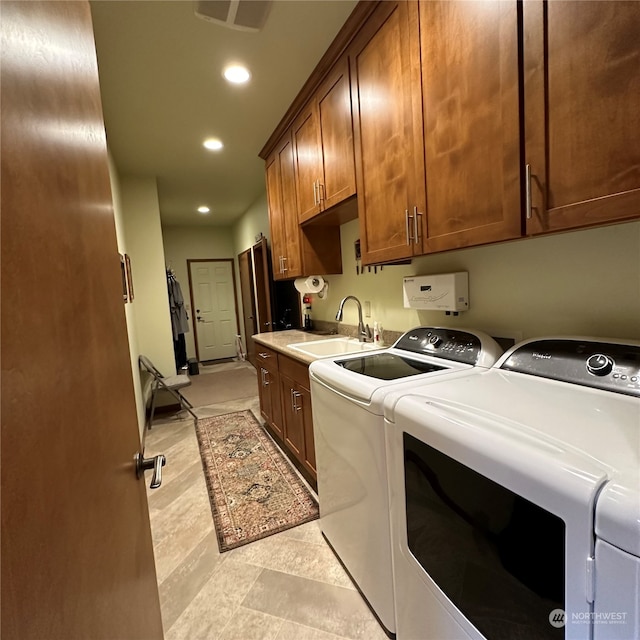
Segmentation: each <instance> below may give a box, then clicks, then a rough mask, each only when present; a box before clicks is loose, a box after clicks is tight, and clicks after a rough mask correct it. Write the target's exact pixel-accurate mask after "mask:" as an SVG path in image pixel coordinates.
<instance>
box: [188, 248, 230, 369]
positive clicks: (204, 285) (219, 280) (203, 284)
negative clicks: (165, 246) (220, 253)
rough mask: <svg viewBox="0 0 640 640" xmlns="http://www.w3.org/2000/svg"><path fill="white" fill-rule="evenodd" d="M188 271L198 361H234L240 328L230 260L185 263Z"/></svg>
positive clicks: (189, 261) (190, 261)
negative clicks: (229, 359)
mask: <svg viewBox="0 0 640 640" xmlns="http://www.w3.org/2000/svg"><path fill="white" fill-rule="evenodd" d="M187 268H188V271H189V292H190V295H191V312H192V313H193V316H194V317H193V320H194V322H193V325H194V330H195V344H196V354H197V357H198V360H199V361H200V362H206V361H208V360H221V359H224V358H233V357H234V356H235V355H236V353H237V348H236V336H237V335H238V329H239V326H238V314H237V307H236V300H237V297H236V279H235V274H234V272H233V260H224V259H219V260H218V259H211V260H187Z"/></svg>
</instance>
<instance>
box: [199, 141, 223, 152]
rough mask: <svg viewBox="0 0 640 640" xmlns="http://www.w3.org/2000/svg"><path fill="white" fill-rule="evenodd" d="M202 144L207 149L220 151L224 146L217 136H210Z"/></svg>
mask: <svg viewBox="0 0 640 640" xmlns="http://www.w3.org/2000/svg"><path fill="white" fill-rule="evenodd" d="M202 144H203V146H204V147H205V148H206V149H210V150H211V151H220V149H222V147H224V145H223V144H222V142H221V141H220V140H218V139H217V138H208V139H207V140H205V141H204V142H203V143H202Z"/></svg>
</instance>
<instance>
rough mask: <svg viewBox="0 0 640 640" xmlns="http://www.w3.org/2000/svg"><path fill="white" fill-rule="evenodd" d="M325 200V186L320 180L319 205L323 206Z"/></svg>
mask: <svg viewBox="0 0 640 640" xmlns="http://www.w3.org/2000/svg"><path fill="white" fill-rule="evenodd" d="M324 199H325V195H324V185H323V184H322V182H320V180H318V204H322V201H323V200H324Z"/></svg>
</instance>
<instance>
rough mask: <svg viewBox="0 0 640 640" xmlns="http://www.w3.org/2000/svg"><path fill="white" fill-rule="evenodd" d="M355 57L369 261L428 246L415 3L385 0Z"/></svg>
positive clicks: (363, 232)
mask: <svg viewBox="0 0 640 640" xmlns="http://www.w3.org/2000/svg"><path fill="white" fill-rule="evenodd" d="M349 57H350V71H351V96H352V101H353V118H354V139H355V158H356V180H357V188H358V214H359V218H360V240H361V251H362V261H363V263H365V264H367V263H368V264H371V263H374V262H389V261H393V260H401V259H403V258H409V257H411V256H413V255H414V254H420V253H422V238H423V237H424V235H423V230H422V227H421V225H422V220H423V218H424V216H423V215H422V214H424V187H423V185H424V164H423V160H422V157H423V155H422V144H421V141H422V126H421V120H422V114H421V109H422V107H421V103H420V50H419V36H418V30H417V6H416V5H415V3H413V2H404V1H402V2H382V3H380V5H379V6H378V8H377V9H376V11H375V13H374V14H372V16H371V17H370V18H369V19H368V21H367V23H366V24H365V26H364V28H363V29H362V30H361V31H360V33H359V34H358V36H356V39H355V41H354V43H353V45H352V48H351V49H350V51H349ZM416 215H418V216H419V219H420V221H421V224H420V225H417V227H418V228H417V229H416V225H414V222H415V219H416V218H415V216H416ZM416 231H418V233H417V234H416ZM416 235H417V236H418V237H417V238H416Z"/></svg>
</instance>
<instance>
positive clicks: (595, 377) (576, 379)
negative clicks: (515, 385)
mask: <svg viewBox="0 0 640 640" xmlns="http://www.w3.org/2000/svg"><path fill="white" fill-rule="evenodd" d="M500 368H501V369H507V370H509V371H518V372H520V373H528V374H530V375H534V376H540V377H543V378H551V379H553V380H562V381H563V382H571V383H574V384H580V385H583V386H585V387H595V388H597V389H603V390H606V391H614V392H616V393H624V394H626V395H632V396H638V397H640V344H623V343H617V342H603V341H598V340H588V339H562V338H546V339H543V340H532V341H528V342H525V343H522V344H521V345H516V346H515V347H514V348H513V349H512V350H511V351H509V352H508V353H506V354H505V357H504V359H503V362H502V364H501V365H500Z"/></svg>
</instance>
